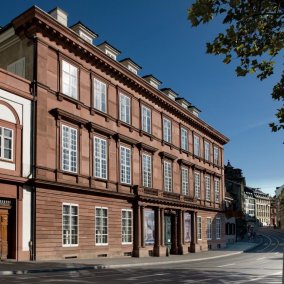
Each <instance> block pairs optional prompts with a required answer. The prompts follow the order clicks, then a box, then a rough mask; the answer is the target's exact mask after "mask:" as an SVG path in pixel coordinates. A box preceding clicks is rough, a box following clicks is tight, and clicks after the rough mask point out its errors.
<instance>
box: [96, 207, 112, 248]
mask: <svg viewBox="0 0 284 284" xmlns="http://www.w3.org/2000/svg"><path fill="white" fill-rule="evenodd" d="M97 209H101V210H102V209H105V210H106V212H107V215H106V217H105V218H106V219H107V233H106V236H107V242H106V243H102V242H98V243H97V232H96V231H97V222H96V220H97ZM101 217H102V216H100V219H101ZM108 226H109V222H108V207H102V206H95V245H96V246H108V241H109V234H108ZM104 235H105V234H104ZM99 236H100V238H101V237H102V234H99Z"/></svg>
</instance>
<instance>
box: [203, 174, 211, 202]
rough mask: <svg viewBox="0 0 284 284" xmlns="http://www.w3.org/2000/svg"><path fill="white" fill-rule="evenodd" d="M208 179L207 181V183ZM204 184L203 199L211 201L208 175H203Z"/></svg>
mask: <svg viewBox="0 0 284 284" xmlns="http://www.w3.org/2000/svg"><path fill="white" fill-rule="evenodd" d="M207 181H209V183H207ZM204 185H205V199H206V201H211V177H210V175H205V176H204Z"/></svg>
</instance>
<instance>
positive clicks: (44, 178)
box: [0, 7, 228, 260]
mask: <svg viewBox="0 0 284 284" xmlns="http://www.w3.org/2000/svg"><path fill="white" fill-rule="evenodd" d="M96 37H97V35H96V33H94V32H93V31H91V30H90V29H89V28H87V27H86V26H84V25H83V24H82V23H81V22H78V23H77V24H75V25H73V26H72V27H68V26H67V14H66V13H65V12H64V11H62V10H60V9H58V8H57V9H55V10H52V11H51V12H50V13H46V12H44V11H42V10H41V9H39V8H37V7H32V8H30V9H29V10H27V11H26V12H24V13H23V14H21V15H19V16H18V17H17V18H15V19H14V20H12V21H11V23H9V24H8V25H7V26H5V27H4V28H3V29H2V30H0V68H2V69H1V73H0V74H2V73H3V74H5V76H7V77H9V80H8V79H5V78H3V80H2V77H0V79H1V81H4V82H5V81H6V84H8V85H9V88H13V90H14V88H16V89H17V90H19V89H21V90H22V89H23V90H27V89H29V87H30V94H27V95H26V96H28V97H29V99H30V101H31V100H32V103H33V104H32V106H33V107H34V108H32V109H34V110H35V112H31V113H32V114H34V115H31V121H30V122H29V121H27V126H26V127H27V128H28V129H29V127H31V128H32V130H33V131H30V135H24V133H22V134H21V137H22V140H23V141H22V142H23V147H28V144H26V143H25V141H24V140H25V139H26V138H27V139H29V141H31V142H32V147H31V148H30V149H31V150H32V153H30V161H31V164H32V167H31V169H32V171H31V174H30V175H27V176H26V179H23V180H21V186H20V188H22V189H21V190H23V188H24V187H25V186H27V185H29V186H30V187H29V189H30V190H29V191H27V192H28V193H29V195H28V198H29V199H28V201H29V202H27V204H30V207H29V208H26V207H25V208H24V209H23V213H21V212H19V211H16V213H13V214H22V215H19V216H23V214H24V216H25V217H24V218H23V220H24V222H23V223H24V224H30V227H31V230H30V231H29V227H28V226H27V227H25V229H22V230H20V231H19V232H18V234H21V236H20V237H19V238H23V236H24V237H25V238H24V239H25V242H24V244H25V253H26V254H21V255H19V256H18V257H17V258H18V259H27V258H28V254H27V253H28V247H27V244H28V242H27V240H29V239H30V240H31V242H30V250H31V251H30V253H31V257H32V258H33V259H38V260H40V259H63V258H69V257H78V258H92V257H100V256H103V257H105V256H106V257H113V256H123V255H132V256H137V257H141V256H149V255H155V256H162V255H166V254H167V253H171V254H185V253H188V252H197V251H200V250H207V249H213V248H220V247H224V246H225V245H226V240H225V216H224V197H225V192H224V164H223V145H224V144H226V143H227V142H228V138H226V137H225V136H224V135H222V134H221V133H219V132H218V131H217V130H215V129H213V128H212V127H211V126H209V125H208V124H207V123H205V122H204V121H203V120H201V119H200V118H199V112H200V111H199V110H198V108H196V107H194V106H193V105H192V104H191V103H189V102H188V101H186V100H185V99H183V98H180V97H179V96H178V95H177V93H176V92H174V91H173V90H171V89H170V88H164V89H159V85H160V84H161V82H160V81H159V80H158V79H157V78H155V77H154V76H153V75H147V76H143V77H141V76H139V75H138V73H139V71H140V69H141V67H140V66H139V65H137V64H136V63H135V62H134V61H133V60H131V59H130V58H126V59H123V60H121V61H118V60H117V57H118V56H119V54H120V51H119V50H117V49H116V48H115V47H113V46H111V45H110V44H109V43H108V42H103V43H101V44H99V45H94V43H93V41H94V39H95V38H96ZM4 69H5V70H8V71H9V72H7V71H4ZM11 73H15V74H17V76H14V75H12V74H11ZM10 78H11V79H10ZM23 78H24V79H23ZM12 79H13V80H12ZM21 84H23V85H24V87H22V86H21ZM0 86H2V84H1V85H0ZM13 86H14V87H13ZM18 92H19V93H20V94H19V95H22V96H23V95H24V94H21V92H20V91H18ZM0 107H1V97H0ZM6 120H7V119H5V117H4V118H2V117H0V127H4V126H5V123H6V122H5V121H6ZM23 129H24V128H23ZM23 131H25V130H23ZM28 137H29V138H28ZM19 143H20V142H19ZM20 148H21V147H20V146H19V149H20ZM1 149H2V148H1ZM17 151H18V148H17ZM17 151H16V153H18V152H17ZM16 153H14V154H13V155H15V154H16ZM0 161H2V158H0ZM0 167H1V164H0ZM2 171H4V170H3V169H2V167H1V169H0V173H1V176H0V182H1V183H3V184H4V185H3V187H1V191H0V194H1V195H0V197H1V198H2V197H6V198H8V200H13V199H14V200H16V201H15V202H16V203H19V202H20V199H21V197H20V196H19V194H18V195H16V191H15V195H14V196H13V197H11V196H9V194H6V192H10V189H9V186H10V185H8V184H10V183H11V182H10V181H8V182H6V180H5V176H4V173H3V175H2ZM15 173H16V171H13V174H15ZM17 186H18V185H17ZM18 187H19V186H18ZM3 188H4V191H3V190H2V189H3ZM18 190H19V189H18ZM5 194H6V195H5ZM9 198H10V199H9ZM12 198H13V199H12ZM18 206H20V205H18ZM11 210H12V209H9V208H7V209H6V211H7V213H9V214H10V212H11ZM0 212H1V211H0ZM17 218H19V217H17ZM21 218H22V217H21ZM19 226H22V225H21V224H19ZM9 230H12V229H11V228H10V227H9V226H8V233H7V234H8V235H9V234H11V233H10V232H9ZM13 242H14V243H15V240H12V241H11V243H9V242H8V246H10V245H11V244H12V243H13ZM22 243H23V242H22ZM12 247H13V246H12ZM15 249H16V248H14V250H15ZM11 250H13V248H11ZM8 255H9V254H8ZM11 257H13V256H11Z"/></svg>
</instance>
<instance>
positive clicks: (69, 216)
mask: <svg viewBox="0 0 284 284" xmlns="http://www.w3.org/2000/svg"><path fill="white" fill-rule="evenodd" d="M78 219H79V206H78V205H77V204H67V203H63V206H62V245H63V246H76V245H78Z"/></svg>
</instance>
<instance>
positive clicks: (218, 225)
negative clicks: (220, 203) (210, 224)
mask: <svg viewBox="0 0 284 284" xmlns="http://www.w3.org/2000/svg"><path fill="white" fill-rule="evenodd" d="M221 231H222V228H221V218H220V217H217V218H216V240H220V239H221Z"/></svg>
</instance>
